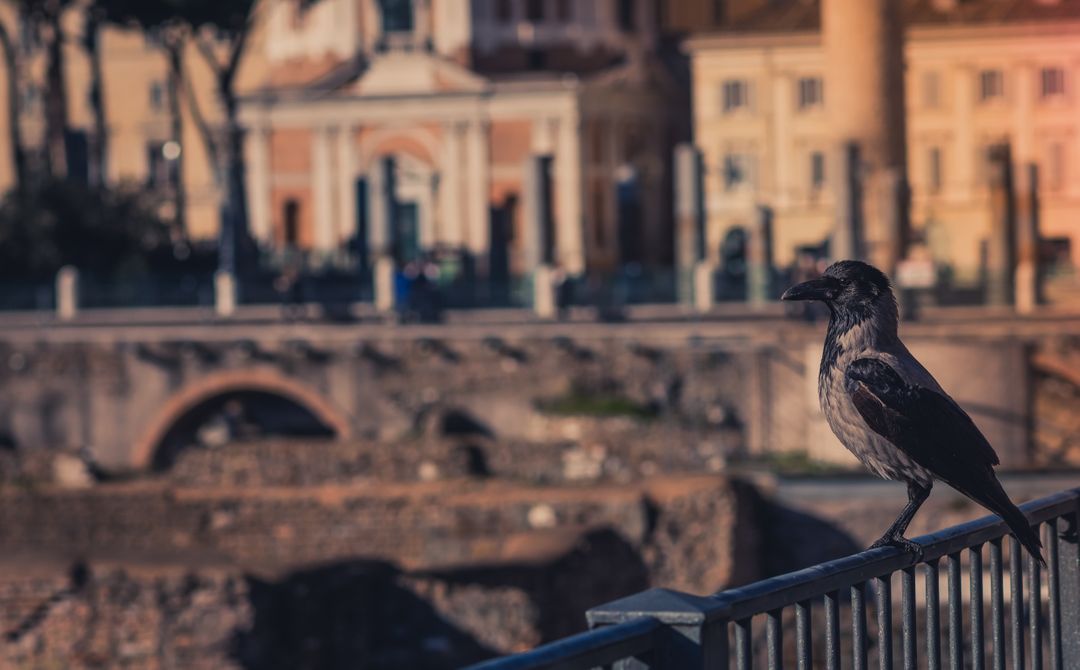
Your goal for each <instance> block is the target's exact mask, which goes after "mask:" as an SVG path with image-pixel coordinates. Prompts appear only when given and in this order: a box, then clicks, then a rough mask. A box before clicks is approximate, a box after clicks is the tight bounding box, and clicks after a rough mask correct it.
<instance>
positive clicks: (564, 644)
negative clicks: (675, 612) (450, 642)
mask: <svg viewBox="0 0 1080 670" xmlns="http://www.w3.org/2000/svg"><path fill="white" fill-rule="evenodd" d="M660 626H661V624H660V622H659V621H658V620H656V619H654V618H652V617H642V618H639V619H633V620H631V621H625V622H623V623H621V624H617V625H614V626H604V627H603V628H599V629H597V630H590V631H586V632H584V633H578V634H577V635H571V636H569V637H565V638H563V639H561V640H557V641H555V642H552V643H550V644H545V645H543V646H542V647H537V648H536V649H534V650H532V651H531V652H529V653H528V655H527V656H528V657H527V658H519V660H518V661H515V663H514V666H513V667H514V668H515V670H530V669H533V668H535V669H539V668H543V669H544V670H557V669H559V668H566V669H567V670H569V669H570V668H578V667H594V666H602V665H607V664H610V663H614V662H615V661H618V660H619V659H623V658H626V657H628V656H634V655H636V654H643V653H646V652H648V651H649V650H650V649H652V647H653V636H654V635H655V634H656V631H657V630H658V629H659V628H660ZM508 660H509V659H507V658H496V659H493V660H491V661H487V662H484V663H480V664H478V665H474V666H472V668H471V670H497V669H498V668H502V667H504V665H505V663H506V662H507V661H508Z"/></svg>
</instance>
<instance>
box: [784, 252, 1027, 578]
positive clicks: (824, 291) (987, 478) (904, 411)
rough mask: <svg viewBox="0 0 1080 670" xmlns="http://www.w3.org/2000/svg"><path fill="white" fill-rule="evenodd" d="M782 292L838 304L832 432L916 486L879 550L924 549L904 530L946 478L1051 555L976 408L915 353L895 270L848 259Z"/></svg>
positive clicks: (830, 358)
mask: <svg viewBox="0 0 1080 670" xmlns="http://www.w3.org/2000/svg"><path fill="white" fill-rule="evenodd" d="M781 300H820V301H822V302H824V303H825V304H826V305H827V306H828V307H829V311H830V312H831V318H830V319H829V328H828V331H827V332H826V335H825V350H824V352H823V354H822V357H821V368H820V370H819V372H818V398H819V400H820V401H821V409H822V411H823V412H824V413H825V419H826V420H827V421H828V423H829V427H830V428H832V431H833V433H835V434H836V437H838V438H839V439H840V442H842V443H843V444H844V446H845V447H847V448H848V450H849V451H851V452H852V453H853V454H855V456H856V457H858V459H859V460H860V461H862V462H863V463H864V464H865V465H866V466H867V467H868V468H870V470H872V471H873V472H874V473H876V474H877V475H879V476H881V477H884V478H885V479H892V480H895V481H902V482H905V483H906V484H907V487H908V504H907V506H905V507H904V509H903V511H902V512H900V516H899V517H897V519H896V521H894V522H893V524H892V525H891V526H889V528H888V530H886V531H885V534H884V535H882V536H881V539H879V540H878V541H877V542H874V544H873V545H871V547H870V548H871V549H873V548H875V547H882V546H896V547H900V548H902V549H905V550H907V551H909V552H912V553H913V554H915V556H916V557H917V558H921V556H922V548H921V547H920V546H919V545H918V544H916V543H915V542H912V541H910V540H907V539H905V538H904V531H906V530H907V527H908V524H909V523H911V519H912V518H913V517H914V516H915V513H916V512H917V511H918V509H919V507H920V506H921V505H922V504H923V503H924V502H925V501H926V499H927V497H928V496H929V495H930V489H931V487H932V486H933V485H934V480H935V479H939V480H941V481H943V482H945V483H946V484H948V485H949V486H951V487H953V488H954V489H956V490H957V491H960V492H961V493H963V494H964V495H966V496H967V497H969V498H971V499H972V500H974V501H975V502H977V503H979V504H980V505H982V506H984V507H986V508H987V509H989V510H990V511H992V512H994V513H995V514H997V515H999V516H1001V518H1003V519H1004V520H1005V523H1006V524H1008V526H1009V528H1010V530H1012V532H1013V534H1014V535H1016V539H1018V540H1019V541H1020V543H1021V544H1023V545H1024V547H1025V548H1026V549H1027V550H1028V551H1029V552H1030V553H1031V555H1032V556H1034V557H1035V558H1037V559H1038V560H1039V561H1042V560H1043V558H1042V551H1041V548H1042V543H1041V542H1040V541H1039V536H1038V533H1036V532H1035V531H1034V530H1032V528H1031V524H1030V523H1029V522H1028V520H1027V518H1026V517H1025V516H1024V514H1023V512H1021V511H1020V510H1019V509H1018V508H1017V507H1016V505H1014V504H1013V503H1012V501H1011V500H1009V496H1008V495H1006V493H1005V490H1004V489H1003V488H1002V487H1001V483H1000V482H998V479H997V477H996V476H995V475H994V466H995V465H997V464H998V457H997V454H996V453H994V449H993V447H991V446H990V443H989V442H987V440H986V438H985V437H984V436H983V434H982V433H981V432H979V429H978V428H977V427H976V426H975V423H974V422H972V420H971V417H969V416H968V415H967V413H966V412H964V410H963V409H961V408H960V405H958V404H957V403H956V401H954V400H953V399H952V398H950V397H949V395H948V394H947V393H945V391H943V390H942V388H941V386H940V385H939V384H938V383H937V381H936V380H935V379H934V377H933V376H932V375H931V374H930V373H929V372H927V371H926V368H924V367H923V366H922V365H921V364H920V363H919V361H917V360H916V359H915V357H914V356H912V355H911V352H909V351H908V349H907V347H905V346H904V343H903V342H901V341H900V337H899V336H898V335H897V325H898V322H899V312H898V310H897V305H896V298H895V297H894V296H893V292H892V288H891V287H890V286H889V280H888V278H887V277H886V276H885V275H884V273H882V272H881V271H880V270H878V269H877V268H874V267H873V266H870V265H867V264H866V263H861V262H859V261H839V262H837V263H834V264H833V265H831V266H829V268H828V269H827V270H825V272H824V274H823V275H822V276H821V277H820V278H818V279H813V280H811V281H808V282H804V283H802V284H799V285H797V286H793V287H791V288H790V289H788V290H787V292H786V293H784V295H783V296H782V297H781Z"/></svg>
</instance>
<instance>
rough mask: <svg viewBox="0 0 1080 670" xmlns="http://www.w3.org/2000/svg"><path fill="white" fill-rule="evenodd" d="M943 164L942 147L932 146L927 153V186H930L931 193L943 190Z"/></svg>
mask: <svg viewBox="0 0 1080 670" xmlns="http://www.w3.org/2000/svg"><path fill="white" fill-rule="evenodd" d="M941 170H942V165H941V148H940V147H930V151H929V153H928V154H927V165H926V172H927V180H926V181H927V186H929V188H930V192H931V193H938V192H939V191H941V184H942V173H941Z"/></svg>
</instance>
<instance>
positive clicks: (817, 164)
mask: <svg viewBox="0 0 1080 670" xmlns="http://www.w3.org/2000/svg"><path fill="white" fill-rule="evenodd" d="M824 187H825V154H823V153H821V152H820V151H812V152H810V188H811V189H812V190H814V191H819V190H821V189H822V188H824Z"/></svg>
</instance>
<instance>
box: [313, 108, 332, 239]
mask: <svg viewBox="0 0 1080 670" xmlns="http://www.w3.org/2000/svg"><path fill="white" fill-rule="evenodd" d="M311 192H312V195H313V198H314V205H313V210H314V222H315V230H314V233H315V234H314V237H313V239H314V244H313V246H314V249H315V250H316V251H330V250H332V249H333V248H334V211H333V209H334V196H333V192H334V191H333V181H332V168H331V165H330V130H329V129H328V128H325V127H319V128H316V129H315V131H314V132H313V133H312V138H311Z"/></svg>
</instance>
